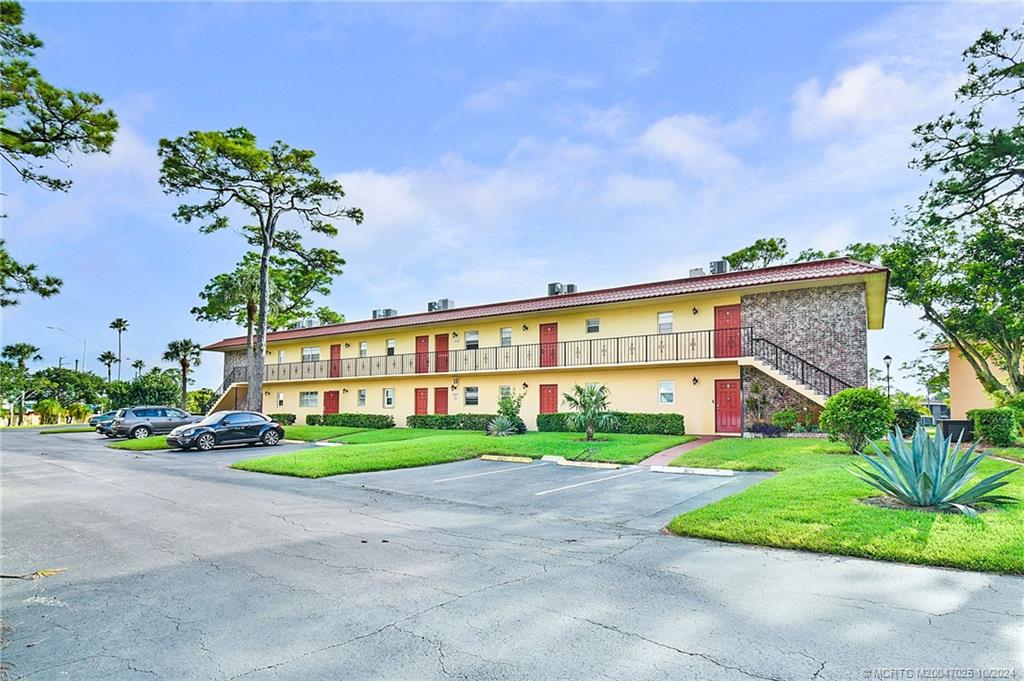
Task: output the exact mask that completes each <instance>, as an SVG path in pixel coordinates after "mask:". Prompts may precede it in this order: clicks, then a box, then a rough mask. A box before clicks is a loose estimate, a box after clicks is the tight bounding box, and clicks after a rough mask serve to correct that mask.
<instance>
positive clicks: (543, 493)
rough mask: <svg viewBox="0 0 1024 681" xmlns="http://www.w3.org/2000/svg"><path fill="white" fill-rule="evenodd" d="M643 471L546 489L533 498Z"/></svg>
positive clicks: (637, 470) (638, 470) (535, 494)
mask: <svg viewBox="0 0 1024 681" xmlns="http://www.w3.org/2000/svg"><path fill="white" fill-rule="evenodd" d="M642 470H643V469H642V468H638V469H636V470H632V471H627V472H625V473H619V474H618V475H609V476H607V477H604V478H598V479H597V480H587V481H586V482H577V483H576V484H575V485H566V486H565V487H556V488H555V489H546V490H544V491H543V492H534V493H533V496H535V497H540V496H544V495H545V494H552V493H553V492H561V491H562V490H565V489H572V488H573V487H582V486H583V485H593V484H594V483H595V482H604V481H605V480H614V479H615V478H622V477H625V476H627V475H633V473H639V472H641V471H642Z"/></svg>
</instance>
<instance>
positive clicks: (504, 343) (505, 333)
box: [501, 326, 512, 348]
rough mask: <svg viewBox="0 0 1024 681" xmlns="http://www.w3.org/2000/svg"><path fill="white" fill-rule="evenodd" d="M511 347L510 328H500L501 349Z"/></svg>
mask: <svg viewBox="0 0 1024 681" xmlns="http://www.w3.org/2000/svg"><path fill="white" fill-rule="evenodd" d="M510 345H512V327H511V326H503V327H502V328H501V347H503V348H507V347H508V346H510Z"/></svg>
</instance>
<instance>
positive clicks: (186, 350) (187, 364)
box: [164, 338, 202, 409]
mask: <svg viewBox="0 0 1024 681" xmlns="http://www.w3.org/2000/svg"><path fill="white" fill-rule="evenodd" d="M201 360H202V348H201V347H200V346H199V344H198V343H196V342H195V341H194V340H192V339H191V338H182V339H181V340H176V341H171V342H170V343H168V344H167V352H165V353H164V361H165V362H177V363H178V366H180V367H181V408H182V409H188V370H189V369H190V368H192V367H194V366H199V363H200V361H201Z"/></svg>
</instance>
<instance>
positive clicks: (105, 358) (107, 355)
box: [96, 350, 118, 383]
mask: <svg viewBox="0 0 1024 681" xmlns="http://www.w3.org/2000/svg"><path fill="white" fill-rule="evenodd" d="M96 359H97V360H99V363H100V364H102V365H103V366H105V367H107V383H110V378H111V376H110V367H112V366H114V362H116V361H118V360H117V355H115V354H114V353H113V352H111V351H110V350H104V351H103V354H101V355H100V356H99V357H97V358H96Z"/></svg>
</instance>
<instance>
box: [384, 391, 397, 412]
mask: <svg viewBox="0 0 1024 681" xmlns="http://www.w3.org/2000/svg"><path fill="white" fill-rule="evenodd" d="M394 406H395V389H394V388H384V408H385V409H391V408H392V407H394Z"/></svg>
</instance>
